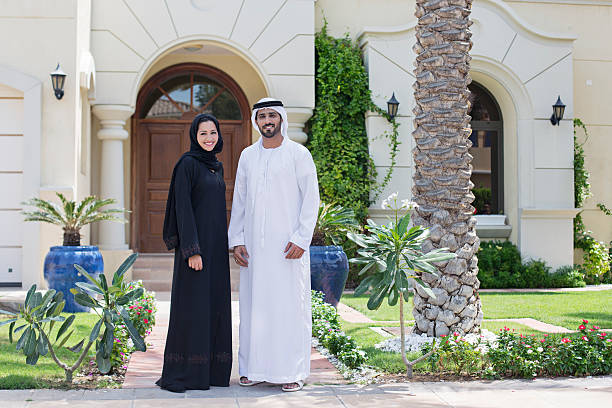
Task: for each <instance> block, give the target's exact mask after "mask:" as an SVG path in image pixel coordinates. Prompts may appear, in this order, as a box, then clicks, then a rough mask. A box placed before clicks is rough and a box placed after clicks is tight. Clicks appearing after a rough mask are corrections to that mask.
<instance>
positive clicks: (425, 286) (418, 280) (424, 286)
mask: <svg viewBox="0 0 612 408" xmlns="http://www.w3.org/2000/svg"><path fill="white" fill-rule="evenodd" d="M414 281H415V282H416V283H417V284H418V285H419V286H420V287H421V289H423V290H424V291H425V293H427V296H429V297H431V298H434V299H435V298H436V295H435V294H434V293H433V291H432V290H431V288H430V287H429V285H428V284H426V283H425V282H423V280H422V279H421V278H414Z"/></svg>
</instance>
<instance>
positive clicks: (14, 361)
mask: <svg viewBox="0 0 612 408" xmlns="http://www.w3.org/2000/svg"><path fill="white" fill-rule="evenodd" d="M69 315H70V314H68V313H62V316H64V317H68V316H69ZM7 318H8V316H0V321H3V320H6V319H7ZM97 320H98V316H97V315H96V314H93V313H76V319H75V321H74V323H73V324H72V326H71V329H72V328H74V329H75V331H74V334H73V335H72V337H71V338H70V340H68V342H67V345H70V346H72V345H74V344H76V343H78V342H79V341H80V340H81V339H83V338H85V337H87V338H89V333H90V332H91V328H92V327H93V326H94V324H95V322H96V321H97ZM58 323H59V322H58ZM60 326H61V323H59V324H57V323H56V324H55V327H54V328H53V331H52V336H51V340H54V339H55V334H56V333H57V330H58V329H59V327H60ZM19 336H21V332H20V333H18V336H13V344H11V343H9V338H8V325H6V326H3V327H0V389H26V388H50V387H54V388H55V387H57V383H58V382H59V381H61V380H63V379H64V370H62V369H61V368H59V367H58V366H57V365H56V364H55V362H54V361H53V359H52V358H51V356H50V355H46V356H41V357H40V359H39V360H38V362H37V363H36V365H35V366H31V365H28V364H26V363H25V360H26V358H25V356H24V355H23V353H22V352H21V351H19V352H17V351H16V350H15V342H16V341H17V340H18V339H19ZM15 337H17V338H15ZM89 354H90V355H91V356H93V355H94V354H95V351H94V350H93V347H92V349H90V351H89ZM77 357H78V354H74V353H72V352H71V351H69V350H66V349H65V348H63V347H62V349H61V350H60V351H59V352H58V358H59V359H60V360H62V361H63V362H65V363H67V364H70V363H74V362H75V361H76V359H77ZM85 361H87V359H85Z"/></svg>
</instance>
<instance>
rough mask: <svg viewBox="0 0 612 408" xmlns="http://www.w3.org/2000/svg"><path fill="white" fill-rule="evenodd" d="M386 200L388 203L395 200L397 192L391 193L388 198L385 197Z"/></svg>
mask: <svg viewBox="0 0 612 408" xmlns="http://www.w3.org/2000/svg"><path fill="white" fill-rule="evenodd" d="M387 200H389V201H395V200H397V191H396V192H395V193H392V194H391V195H389V197H387Z"/></svg>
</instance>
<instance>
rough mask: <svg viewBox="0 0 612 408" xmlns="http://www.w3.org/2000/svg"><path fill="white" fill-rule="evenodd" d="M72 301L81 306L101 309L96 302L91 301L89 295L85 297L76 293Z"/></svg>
mask: <svg viewBox="0 0 612 408" xmlns="http://www.w3.org/2000/svg"><path fill="white" fill-rule="evenodd" d="M74 301H75V302H77V303H78V304H79V305H81V306H86V307H101V306H100V304H99V303H98V302H97V301H96V300H94V299H92V298H91V297H90V296H89V295H86V294H84V293H77V294H76V295H75V296H74Z"/></svg>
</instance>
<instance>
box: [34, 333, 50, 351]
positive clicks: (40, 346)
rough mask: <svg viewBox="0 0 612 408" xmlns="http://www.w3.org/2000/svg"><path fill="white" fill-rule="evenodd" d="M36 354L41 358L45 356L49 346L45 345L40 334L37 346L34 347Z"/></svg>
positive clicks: (43, 338)
mask: <svg viewBox="0 0 612 408" xmlns="http://www.w3.org/2000/svg"><path fill="white" fill-rule="evenodd" d="M36 352H37V353H38V354H40V355H41V356H46V355H47V353H48V352H49V346H48V345H47V342H46V341H45V337H44V335H43V334H42V333H40V335H39V336H38V345H37V347H36Z"/></svg>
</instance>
